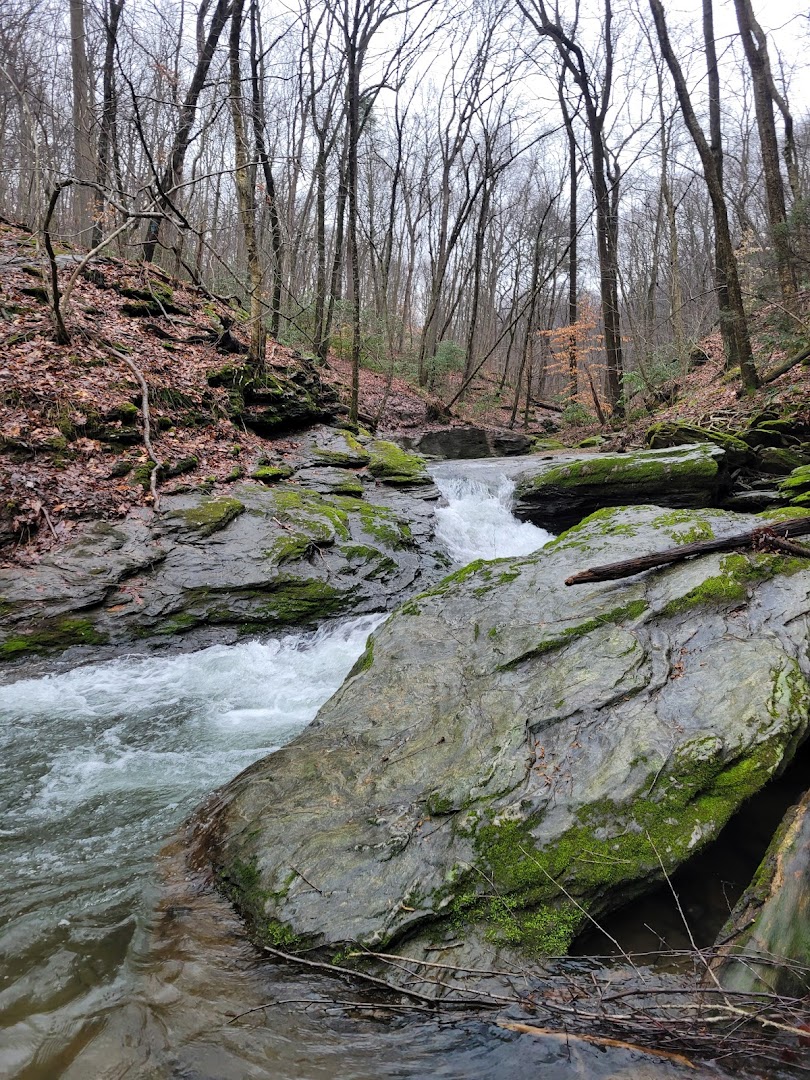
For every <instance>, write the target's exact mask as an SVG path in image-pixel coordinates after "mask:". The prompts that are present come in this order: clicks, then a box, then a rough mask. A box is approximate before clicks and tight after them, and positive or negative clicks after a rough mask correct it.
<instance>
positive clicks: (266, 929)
mask: <svg viewBox="0 0 810 1080" xmlns="http://www.w3.org/2000/svg"><path fill="white" fill-rule="evenodd" d="M294 880H295V874H290V875H289V877H288V879H287V882H286V886H285V888H284V889H282V890H281V891H280V892H275V893H274V892H271V891H269V890H267V889H262V887H261V875H260V873H259V869H258V864H257V860H256V858H255V856H253V857H252V858H250V859H246V860H242V859H234V860H233V861H231V862H230V863H229V864H228V866H227V867H226V868H224V869H222V870H220V872H219V874H218V875H217V884H218V886H219V889H220V891H221V892H222V893H223V894H224V895H225V896H226V897H227V898H228V899H229V900H230V901H231V903H232V904H233V905H234V907H235V908H236V909H237V911H238V912H239V914H240V915H241V916H242V917H243V918H244V919H245V921H246V922H247V924H248V928H249V930H250V935H251V937H252V938H253V940H254V941H256V942H257V943H258V944H260V945H269V946H270V947H271V948H274V949H281V950H282V951H283V952H297V951H299V950H300V949H302V948H304V947H305V945H306V944H307V942H306V939H305V938H303V937H302V936H301V935H299V934H296V933H295V931H294V930H293V929H292V928H291V927H290V926H289V925H287V924H286V923H283V922H281V921H280V920H278V919H275V918H269V917H268V916H267V913H266V909H267V905H268V904H269V903H271V902H272V901H276V902H278V901H279V900H282V899H283V898H284V897H285V896H286V895H287V892H288V891H289V887H290V884H291V883H292V881H294Z"/></svg>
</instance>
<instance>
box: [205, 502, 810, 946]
mask: <svg viewBox="0 0 810 1080" xmlns="http://www.w3.org/2000/svg"><path fill="white" fill-rule="evenodd" d="M667 514H669V515H670V518H671V519H670V520H666V521H662V520H661V519H662V518H665V517H666V516H667ZM656 521H657V522H658V523H657V524H655V522H656ZM745 524H746V519H745V518H743V517H742V516H740V515H731V514H724V513H723V512H721V511H711V510H705V511H701V512H699V513H697V514H692V513H690V512H689V511H685V510H679V511H675V512H670V511H662V510H661V509H660V508H657V507H639V506H636V507H632V508H625V509H619V510H613V511H607V512H604V511H603V512H602V513H601V516H598V517H595V518H594V519H593V520H592V521H591V522H589V523H588V524H584V525H583V526H582V527H580V528H579V530H571V532H570V533H569V534H568V535H567V536H566V537H561V538H559V540H558V542H557V543H556V544H550V545H548V546H547V547H546V548H544V549H543V550H542V551H539V552H536V553H534V554H533V555H530V556H526V557H524V558H521V559H501V560H493V561H490V562H483V561H478V562H477V563H474V564H472V565H471V566H469V567H465V568H463V569H462V570H460V571H458V572H456V573H454V574H452V575H450V576H449V577H448V578H446V579H445V580H444V581H443V582H441V583H440V584H439V586H437V587H436V588H433V589H429V590H428V591H426V592H425V593H423V594H421V595H420V596H417V597H416V598H414V600H413V601H410V602H409V603H407V604H406V605H404V606H403V607H402V608H400V609H399V610H398V611H397V612H395V613H394V614H393V615H392V616H391V618H390V619H389V620H388V621H387V622H386V623H385V624H384V625H383V626H382V627H381V628H380V629H378V630H377V631H376V632H375V634H374V637H373V639H372V642H371V643H370V645H369V647H368V648H367V650H366V653H365V654H364V656H363V657H362V658H361V660H360V661H359V662H358V663H357V664H356V665H355V668H354V670H353V671H352V673H351V675H350V676H349V679H348V681H347V682H346V683H345V684H344V686H343V688H342V689H341V690H340V691H339V692H338V693H337V694H336V695H335V697H334V698H332V700H331V701H330V702H328V703H327V704H326V705H325V706H324V707H323V708H322V709H321V712H320V713H319V717H318V720H317V722H316V725H315V726H314V727H313V728H310V729H308V730H307V731H305V732H303V733H302V734H301V735H300V736H298V738H297V739H296V740H295V741H294V742H293V743H292V744H290V745H289V746H288V747H285V748H283V749H282V750H281V751H279V752H278V753H277V754H275V755H273V757H272V758H270V759H268V760H267V761H265V762H263V763H260V764H257V765H255V766H253V767H252V769H251V770H250V772H249V773H248V774H243V775H242V776H241V777H238V778H237V779H236V780H234V781H233V782H232V783H231V784H229V785H228V786H227V787H226V788H225V789H224V791H223V792H221V793H220V798H219V802H218V805H217V809H216V812H215V813H216V819H215V822H214V827H213V829H212V828H210V825H211V822H210V819H208V818H207V819H206V832H205V836H206V845H208V846H207V847H206V852H207V853H209V854H210V857H211V858H212V861H213V865H214V870H215V872H216V873H218V874H225V875H227V876H228V877H229V880H234V879H235V878H236V877H238V875H237V874H234V873H232V872H231V871H232V867H234V866H235V865H238V864H241V865H249V866H252V867H255V871H256V873H255V875H253V877H252V880H251V882H250V889H249V890H248V889H247V887H246V888H245V890H244V891H245V895H243V894H242V890H240V888H238V887H237V888H236V889H234V890H233V891H232V892H231V893H230V894H229V895H230V896H231V899H232V900H233V901H234V902H235V903H236V905H237V906H238V907H239V909H240V910H241V911H242V912H243V914H244V915H245V917H246V918H247V920H248V923H249V927H250V929H251V932H252V933H253V935H254V936H256V938H257V940H260V939H261V935H262V933H263V932H264V930H263V928H264V926H265V925H266V924H268V923H269V924H272V925H276V924H280V925H281V926H283V927H284V928H286V932H287V933H289V934H290V935H292V940H295V941H298V942H304V943H306V945H307V946H317V947H320V948H323V949H325V950H326V951H327V952H332V953H337V952H339V951H345V949H346V948H347V947H348V948H360V947H362V946H365V947H366V948H372V949H374V950H378V951H392V952H396V951H400V950H401V949H405V950H408V955H409V956H412V957H414V958H415V959H416V960H424V959H426V960H433V959H435V955H436V951H435V950H436V949H437V947H438V948H441V947H442V944H441V943H442V942H446V941H447V939H448V936H449V935H451V934H452V936H453V940H454V943H457V944H458V951H455V950H454V951H453V953H452V960H451V961H449V962H452V963H454V964H457V965H458V966H471V964H470V961H472V958H473V957H474V956H478V957H479V961H478V963H480V958H482V957H486V958H487V961H488V965H487V966H491V961H492V960H493V959H494V958H495V957H497V955H498V954H499V951H500V950H504V949H506V950H514V952H513V954H512V955H513V956H514V958H515V959H516V961H517V960H519V958H520V957H523V958H524V959H525V958H526V957H531V956H536V955H547V954H559V953H564V952H566V951H567V950H568V949H569V948H570V945H571V942H572V940H573V939H574V937H575V936H576V935H577V933H578V932H579V930H580V929H581V928H582V927H583V926H584V925H586V924H587V923H588V921H589V919H590V918H593V919H598V918H600V917H601V916H603V915H604V914H605V913H606V912H609V911H610V910H614V909H617V908H618V907H621V906H622V905H623V904H625V903H626V902H627V901H628V900H630V899H632V898H634V897H635V896H637V895H639V894H641V893H642V892H644V891H645V890H648V889H650V888H652V887H654V885H655V884H656V883H657V882H659V881H661V880H662V879H663V877H664V875H665V874H666V875H670V874H671V873H672V872H673V871H674V870H675V869H676V868H677V867H678V866H679V865H682V864H683V863H684V862H686V861H688V860H689V859H690V858H691V857H692V856H693V855H694V854H696V853H697V852H698V851H700V850H701V849H702V848H704V847H705V846H706V845H707V844H709V843H711V842H712V841H713V840H714V839H715V838H716V837H717V836H718V835H719V833H720V832H721V830H722V829H723V828H724V826H725V824H726V823H727V822H728V820H729V818H730V817H731V815H732V814H733V813H734V812H735V811H736V809H737V808H738V807H739V806H740V805H741V803H742V802H744V801H745V800H746V799H748V798H750V797H751V796H752V795H753V794H754V793H755V792H757V791H758V790H759V789H760V788H761V787H762V786H763V784H765V783H766V782H767V780H768V779H769V778H770V777H772V776H774V775H777V774H778V773H779V772H780V771H781V770H782V769H783V768H784V766H785V764H786V762H788V761H789V760H790V759H791V757H792V756H793V754H794V753H795V751H796V748H797V747H798V746H799V745H800V744H801V742H802V740H803V739H804V738H805V736H806V735H807V732H808V725H810V684H809V683H808V678H807V674H806V672H805V671H804V670H803V666H802V665H805V664H806V651H807V648H808V646H810V637H809V636H808V635H810V619H808V618H807V617H806V616H808V615H810V599H809V597H810V588H809V587H808V581H810V569H808V568H807V566H806V564H804V561H803V560H798V559H797V560H793V562H791V561H790V560H786V559H783V558H782V557H781V556H778V555H762V554H756V555H754V554H752V555H751V556H748V555H742V554H736V555H732V556H727V555H726V556H722V555H710V556H705V557H702V558H698V559H694V560H691V561H689V562H687V563H682V564H679V565H676V566H670V567H665V568H661V569H659V570H656V571H652V572H649V573H647V574H643V575H638V576H637V577H635V578H633V579H627V580H622V581H613V582H607V583H604V584H601V585H596V586H593V587H591V586H589V587H587V588H583V589H581V590H577V589H570V588H567V587H566V585H565V580H566V578H567V577H568V576H569V575H570V574H571V573H572V572H573V571H575V570H577V569H581V568H583V567H584V566H588V565H597V564H599V563H603V562H615V561H619V560H622V559H625V558H628V557H630V556H632V555H637V554H638V551H639V550H644V551H660V550H665V549H666V548H668V547H671V546H672V537H673V534H674V533H676V532H678V533H680V532H683V533H690V532H692V531H698V532H700V533H702V534H709V533H710V534H712V535H714V536H717V537H718V538H719V537H723V536H730V535H732V534H733V533H735V532H739V531H740V530H741V529H742V528H744V527H745ZM362 557H363V556H362V553H360V552H358V559H359V558H362ZM794 563H802V567H801V568H799V567H797V566H796V565H794ZM718 580H721V581H723V582H725V583H726V584H725V585H724V587H723V588H720V587H719V586H718V585H717V581H718ZM726 586H727V587H726ZM754 591H756V605H753V604H751V603H750V601H751V596H752V594H753V593H754ZM679 601H682V602H681V603H679ZM538 613H539V614H538ZM749 615H750V618H749ZM763 619H767V620H768V626H769V629H770V630H771V631H772V632H771V633H769V634H768V635H766V636H763V635H762V633H761V629H760V628H761V625H762V620H763ZM788 622H790V626H791V628H792V629H791V630H790V632H787V631H786V625H787V623H788ZM796 634H798V637H796V636H795V635H796ZM325 762H327V763H328V767H326V768H325V767H324V763H325ZM313 804H315V805H316V806H318V807H320V806H328V808H329V813H328V814H322V813H317V814H313V812H312V806H313ZM212 838H213V839H212ZM293 860H295V862H294V865H301V864H303V865H306V867H307V875H308V876H310V875H311V878H310V879H311V880H313V881H317V884H318V890H313V889H312V888H311V887H310V888H307V887H306V883H303V884H302V883H300V882H298V881H295V882H293V881H290V880H289V866H290V863H291V861H293ZM248 892H249V894H250V895H247V893H248ZM256 896H260V898H261V899H260V903H259V905H258V906H257V905H256V904H255V903H254V900H255V898H256ZM465 962H466V963H465ZM481 966H484V965H483V964H481Z"/></svg>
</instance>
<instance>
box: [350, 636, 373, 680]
mask: <svg viewBox="0 0 810 1080" xmlns="http://www.w3.org/2000/svg"><path fill="white" fill-rule="evenodd" d="M373 663H374V638H373V637H370V638H369V639H368V641H367V642H366V647H365V649H364V650H363V655H362V656H360V657H358V659H357V661H356V662H355V664H354V666H353V667H352V670H351V671H350V672H349V675H348V678H350V679H351V677H352V676H353V675H361V674H362V673H363V672H364V671H368V670H369V668H370V667H371V666H372V664H373Z"/></svg>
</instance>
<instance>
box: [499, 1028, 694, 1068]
mask: <svg viewBox="0 0 810 1080" xmlns="http://www.w3.org/2000/svg"><path fill="white" fill-rule="evenodd" d="M496 1023H497V1025H498V1027H500V1028H505V1029H506V1030H507V1031H517V1032H518V1033H519V1034H521V1035H538V1036H541V1037H542V1038H544V1039H559V1040H561V1041H564V1042H584V1043H591V1044H592V1045H593V1046H612V1047H616V1048H617V1049H619V1050H633V1051H635V1052H636V1053H639V1054H648V1055H649V1056H650V1057H657V1058H664V1059H665V1060H666V1061H675V1062H677V1063H678V1064H679V1065H685V1066H686V1067H687V1068H688V1069H694V1068H695V1065H694V1063H693V1062H691V1061H690V1060H689V1058H687V1057H684V1056H683V1054H673V1053H672V1052H671V1051H669V1050H652V1049H650V1048H649V1047H647V1046H639V1045H638V1044H637V1043H630V1042H624V1041H623V1040H622V1039H608V1038H604V1037H603V1036H601V1035H572V1034H570V1032H568V1031H553V1030H551V1029H550V1028H541V1027H535V1026H534V1025H533V1024H519V1023H517V1022H515V1021H512V1020H498V1021H496Z"/></svg>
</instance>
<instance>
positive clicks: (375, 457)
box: [368, 439, 430, 486]
mask: <svg viewBox="0 0 810 1080" xmlns="http://www.w3.org/2000/svg"><path fill="white" fill-rule="evenodd" d="M370 449H371V458H370V461H369V465H368V471H369V472H370V473H371V475H372V476H373V477H375V478H376V479H377V480H382V481H383V482H384V483H386V484H395V485H403V486H407V485H410V484H428V483H430V477H429V475H428V473H427V470H426V468H425V466H426V462H425V459H424V458H423V457H422V455H421V454H409V453H407V452H406V451H405V450H402V449H401V448H400V447H399V446H397V445H396V443H392V442H386V441H385V440H383V439H377V440H376V441H375V442H373V443H372V444H371V447H370Z"/></svg>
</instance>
